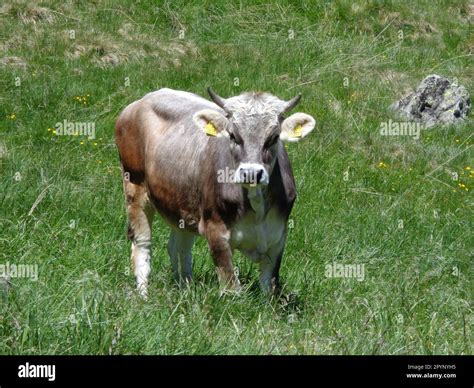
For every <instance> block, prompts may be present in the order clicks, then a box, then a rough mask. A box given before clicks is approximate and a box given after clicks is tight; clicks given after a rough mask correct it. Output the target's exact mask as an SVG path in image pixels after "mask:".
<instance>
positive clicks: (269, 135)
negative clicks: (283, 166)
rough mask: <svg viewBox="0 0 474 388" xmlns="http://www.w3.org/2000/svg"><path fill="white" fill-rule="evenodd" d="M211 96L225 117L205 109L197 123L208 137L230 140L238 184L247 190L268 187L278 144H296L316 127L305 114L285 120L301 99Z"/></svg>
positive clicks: (198, 114)
mask: <svg viewBox="0 0 474 388" xmlns="http://www.w3.org/2000/svg"><path fill="white" fill-rule="evenodd" d="M208 92H209V95H210V96H211V98H212V100H213V101H214V102H215V103H216V104H217V105H218V106H219V107H220V108H222V109H223V111H224V112H225V114H221V113H219V112H217V111H216V110H212V109H204V110H201V111H199V112H197V113H196V114H195V115H194V122H195V123H196V124H197V126H198V127H199V128H201V129H202V130H203V131H204V132H205V133H206V134H207V135H208V136H215V137H225V138H227V139H228V142H229V148H230V152H231V155H232V157H233V159H234V162H235V163H234V165H235V166H236V171H235V182H236V183H239V184H242V185H244V186H256V185H268V183H269V181H270V176H271V174H272V170H273V167H274V165H275V160H276V156H277V151H278V143H279V142H280V141H283V142H297V141H299V140H301V139H302V138H303V137H305V136H306V135H307V134H309V133H310V132H311V131H312V130H313V128H314V126H315V124H316V121H315V120H314V118H313V117H311V116H310V115H308V114H306V113H294V114H293V115H291V116H289V117H287V118H285V117H284V115H285V113H287V112H289V111H290V110H291V109H292V108H294V107H295V106H296V104H298V102H299V101H300V99H301V95H298V96H296V97H295V98H293V99H292V100H290V101H282V100H280V99H278V98H277V97H275V96H272V95H271V94H268V93H244V94H241V95H240V96H236V97H231V98H227V99H224V98H222V97H220V96H218V95H217V94H216V93H215V92H214V91H213V90H212V89H211V88H208Z"/></svg>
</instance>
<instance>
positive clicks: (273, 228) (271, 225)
mask: <svg viewBox="0 0 474 388" xmlns="http://www.w3.org/2000/svg"><path fill="white" fill-rule="evenodd" d="M285 229H286V220H285V219H284V218H283V217H282V216H281V215H280V214H279V213H278V211H277V210H273V209H272V210H270V212H269V213H268V214H267V216H266V217H265V219H264V221H263V222H262V223H261V224H260V225H259V224H257V223H256V222H255V213H254V212H249V214H247V215H245V216H244V217H243V218H242V219H241V220H240V221H239V222H237V223H236V224H235V225H234V226H233V228H232V233H231V246H232V248H234V249H238V250H239V251H241V252H242V253H243V254H245V255H246V256H247V257H249V258H250V259H252V260H254V261H258V260H259V259H260V258H261V256H262V254H264V253H267V252H268V251H269V250H270V249H271V248H272V247H275V246H276V245H279V244H281V242H282V239H283V238H284V233H285Z"/></svg>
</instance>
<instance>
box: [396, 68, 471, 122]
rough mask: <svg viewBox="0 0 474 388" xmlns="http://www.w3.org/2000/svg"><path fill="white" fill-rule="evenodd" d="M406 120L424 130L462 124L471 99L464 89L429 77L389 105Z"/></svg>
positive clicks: (447, 81)
mask: <svg viewBox="0 0 474 388" xmlns="http://www.w3.org/2000/svg"><path fill="white" fill-rule="evenodd" d="M392 108H393V109H395V110H396V111H398V112H399V113H400V115H401V116H403V117H404V118H405V119H407V120H412V121H418V122H422V123H423V124H424V126H425V127H432V126H433V125H437V124H441V125H446V124H456V123H459V122H462V121H463V120H464V119H465V118H466V117H467V115H468V114H469V111H470V110H471V98H470V96H469V93H468V91H467V90H466V88H465V87H464V86H461V85H456V84H455V83H452V82H450V81H449V80H448V79H446V78H444V77H440V76H439V75H436V74H432V75H429V76H428V77H426V78H425V79H424V80H423V81H421V83H420V85H419V86H418V87H417V88H416V90H415V91H414V92H412V93H410V94H409V95H407V96H405V97H403V98H402V99H401V100H400V101H398V102H396V103H395V104H393V105H392Z"/></svg>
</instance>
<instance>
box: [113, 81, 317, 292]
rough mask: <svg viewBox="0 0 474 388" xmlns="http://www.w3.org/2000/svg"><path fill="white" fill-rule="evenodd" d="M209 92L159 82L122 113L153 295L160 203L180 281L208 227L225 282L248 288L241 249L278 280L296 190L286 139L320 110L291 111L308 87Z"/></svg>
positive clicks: (126, 162) (138, 266) (138, 272)
mask: <svg viewBox="0 0 474 388" xmlns="http://www.w3.org/2000/svg"><path fill="white" fill-rule="evenodd" d="M208 92H209V94H210V97H211V99H212V100H213V102H210V101H208V100H206V99H204V98H202V97H200V96H198V95H195V94H192V93H188V92H183V91H176V90H171V89H160V90H158V91H156V92H153V93H149V94H147V95H146V96H145V97H143V98H142V99H141V100H138V101H135V102H133V103H132V104H130V105H129V106H127V107H126V108H125V109H124V110H123V112H122V113H121V114H120V117H119V118H118V120H117V123H116V127H115V135H116V142H117V146H118V151H119V155H120V162H121V164H122V169H123V184H124V191H125V197H126V202H127V213H128V219H129V229H128V236H129V238H130V240H131V241H132V265H133V268H134V273H135V276H136V280H137V286H138V290H139V291H140V293H141V294H142V295H143V296H145V297H146V295H147V284H148V276H149V274H150V261H151V229H152V220H153V215H154V213H155V212H158V213H159V214H160V215H161V216H162V218H163V219H164V220H165V222H166V223H167V224H168V225H169V226H170V229H171V236H170V239H169V242H168V253H169V256H170V259H171V265H172V268H173V272H174V275H175V277H176V280H177V281H179V282H184V283H186V282H188V281H190V280H191V277H192V256H191V250H192V247H193V243H194V239H195V236H197V235H200V236H203V237H205V238H206V239H207V242H208V245H209V248H210V251H211V254H212V258H213V260H214V264H215V265H216V267H217V273H218V277H219V281H220V283H221V285H222V286H223V287H225V288H226V289H234V290H238V289H239V288H240V283H239V280H238V277H237V276H236V274H235V271H234V267H233V264H232V253H233V251H234V250H235V249H238V250H239V251H241V252H242V253H243V254H244V255H246V256H247V257H249V258H250V259H251V260H253V261H254V262H256V263H258V265H259V267H260V285H261V288H262V289H263V290H264V291H265V292H274V291H275V290H276V289H278V286H279V277H278V274H279V270H280V262H281V259H282V256H283V251H284V248H285V241H286V236H287V221H288V217H289V214H290V212H291V209H292V207H293V203H294V201H295V198H296V190H295V181H294V177H293V173H292V169H291V165H290V161H289V159H288V155H287V153H286V151H285V147H284V145H283V143H284V142H295V141H299V140H300V139H301V138H303V137H305V136H306V135H307V134H308V133H310V132H311V131H312V130H313V128H314V126H315V120H314V118H313V117H311V116H310V115H307V114H305V113H294V114H293V115H291V116H289V117H287V118H285V115H286V114H287V113H288V112H289V111H290V110H291V109H292V108H293V107H294V106H295V105H296V104H297V103H298V102H299V100H300V95H298V96H297V97H295V98H293V99H292V100H290V101H282V100H280V99H279V98H277V97H274V96H273V95H271V94H268V93H244V94H241V95H239V96H235V97H231V98H227V99H224V98H222V97H219V96H218V95H217V94H216V93H214V92H213V91H212V89H210V88H209V89H208Z"/></svg>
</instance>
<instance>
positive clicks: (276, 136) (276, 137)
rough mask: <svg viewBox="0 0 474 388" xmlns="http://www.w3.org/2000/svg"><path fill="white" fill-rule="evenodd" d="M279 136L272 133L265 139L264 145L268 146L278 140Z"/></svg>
mask: <svg viewBox="0 0 474 388" xmlns="http://www.w3.org/2000/svg"><path fill="white" fill-rule="evenodd" d="M278 138H279V136H278V135H272V136H270V137H269V138H268V139H267V141H266V142H265V147H266V148H269V147H271V146H272V145H274V144H275V143H276V142H277V141H278Z"/></svg>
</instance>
